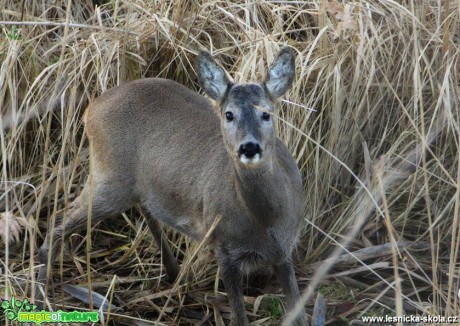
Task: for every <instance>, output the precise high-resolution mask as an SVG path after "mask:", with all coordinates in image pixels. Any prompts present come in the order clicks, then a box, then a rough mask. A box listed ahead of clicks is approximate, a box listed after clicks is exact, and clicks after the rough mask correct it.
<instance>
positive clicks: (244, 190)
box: [234, 160, 285, 225]
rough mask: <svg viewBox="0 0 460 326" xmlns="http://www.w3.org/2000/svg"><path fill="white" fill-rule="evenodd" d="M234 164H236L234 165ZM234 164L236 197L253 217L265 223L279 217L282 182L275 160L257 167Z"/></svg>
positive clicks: (282, 196) (282, 205) (268, 223)
mask: <svg viewBox="0 0 460 326" xmlns="http://www.w3.org/2000/svg"><path fill="white" fill-rule="evenodd" d="M235 165H236V166H235ZM235 165H234V172H235V173H234V185H235V190H236V192H237V197H238V199H239V200H240V201H241V202H242V203H243V204H244V206H245V207H246V208H247V209H248V211H249V212H250V213H251V215H252V216H253V218H255V219H257V220H259V221H260V222H262V223H266V224H267V225H271V224H273V223H274V222H275V221H276V219H277V217H278V218H279V216H280V214H281V213H282V212H281V208H282V207H284V202H283V200H285V199H284V198H285V195H284V194H283V193H284V192H285V188H284V183H283V182H282V180H280V179H281V178H280V175H282V174H281V173H277V172H278V171H279V168H280V167H279V165H278V163H277V161H276V160H272V161H270V162H265V163H262V164H260V165H259V166H257V167H249V168H248V167H242V166H240V165H239V164H235Z"/></svg>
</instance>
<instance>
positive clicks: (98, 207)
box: [35, 182, 132, 303]
mask: <svg viewBox="0 0 460 326" xmlns="http://www.w3.org/2000/svg"><path fill="white" fill-rule="evenodd" d="M126 188H127V187H122V186H121V183H117V182H111V183H106V182H100V183H98V184H95V185H94V187H93V190H92V191H90V187H89V182H87V184H86V185H85V187H84V189H83V191H82V193H81V194H80V196H79V197H78V198H77V199H76V200H75V201H74V202H73V203H72V204H71V207H70V209H69V211H68V213H67V217H66V218H65V219H62V218H60V219H59V220H58V221H56V226H55V228H54V230H48V232H47V235H46V238H45V241H44V243H43V245H42V246H41V247H40V249H39V252H38V254H39V260H40V264H42V266H41V267H40V269H39V271H38V277H37V281H38V283H37V287H36V293H35V295H36V298H37V299H38V300H40V299H43V295H42V291H41V290H40V286H41V284H42V283H44V284H45V291H44V293H45V295H46V292H47V287H48V280H49V279H50V275H51V267H52V265H53V263H54V261H55V260H56V256H57V253H58V249H59V245H60V244H61V240H62V239H63V238H65V236H66V235H67V234H70V233H73V232H76V231H79V230H82V229H84V228H85V227H86V226H87V221H88V211H89V204H90V202H89V198H90V196H91V198H92V205H91V222H92V223H96V222H98V221H100V220H102V219H104V218H107V217H111V216H114V215H117V214H120V213H122V212H123V211H125V210H126V209H128V208H129V207H130V206H131V203H132V200H131V198H130V196H129V195H128V193H129V192H128V191H126ZM51 232H53V233H52V234H51ZM51 240H52V243H50V242H51ZM38 303H39V302H38Z"/></svg>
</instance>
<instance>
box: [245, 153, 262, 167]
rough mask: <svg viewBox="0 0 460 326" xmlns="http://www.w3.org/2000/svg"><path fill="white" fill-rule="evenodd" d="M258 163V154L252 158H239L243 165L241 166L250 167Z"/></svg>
mask: <svg viewBox="0 0 460 326" xmlns="http://www.w3.org/2000/svg"><path fill="white" fill-rule="evenodd" d="M259 161H260V154H256V155H254V157H251V158H249V157H247V156H246V155H244V154H243V155H241V156H240V162H241V163H243V164H248V165H251V164H256V163H258V162H259Z"/></svg>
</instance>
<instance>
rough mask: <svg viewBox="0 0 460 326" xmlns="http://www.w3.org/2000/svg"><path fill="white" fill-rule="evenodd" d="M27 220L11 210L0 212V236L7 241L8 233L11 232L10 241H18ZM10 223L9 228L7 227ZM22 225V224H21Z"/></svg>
mask: <svg viewBox="0 0 460 326" xmlns="http://www.w3.org/2000/svg"><path fill="white" fill-rule="evenodd" d="M24 222H25V221H20V218H18V217H16V216H14V215H13V213H11V212H3V213H0V236H1V237H2V238H3V240H4V241H5V242H6V234H9V237H8V242H9V243H12V242H18V241H19V239H20V236H21V233H22V228H23V226H25V225H24ZM7 224H8V230H7V229H6V228H7ZM21 225H22V226H21Z"/></svg>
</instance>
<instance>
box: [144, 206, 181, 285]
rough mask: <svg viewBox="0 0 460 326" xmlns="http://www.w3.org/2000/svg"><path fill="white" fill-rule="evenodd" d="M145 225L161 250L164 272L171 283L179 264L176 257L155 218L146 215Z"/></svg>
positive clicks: (175, 277)
mask: <svg viewBox="0 0 460 326" xmlns="http://www.w3.org/2000/svg"><path fill="white" fill-rule="evenodd" d="M146 220H147V225H148V226H149V229H150V232H152V235H153V238H154V239H155V241H156V243H157V244H158V247H159V248H160V250H161V258H162V261H163V265H164V266H165V268H166V273H167V274H168V281H169V282H171V283H173V282H174V281H175V280H176V279H177V276H178V275H179V271H180V268H179V264H178V263H177V260H176V257H174V254H173V253H172V251H171V248H170V247H169V245H168V241H167V239H166V236H165V235H164V233H163V232H162V231H161V225H160V223H158V221H157V220H155V219H154V218H153V217H152V216H150V215H146Z"/></svg>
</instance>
